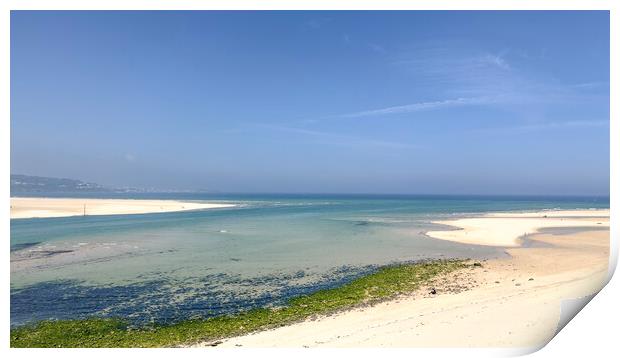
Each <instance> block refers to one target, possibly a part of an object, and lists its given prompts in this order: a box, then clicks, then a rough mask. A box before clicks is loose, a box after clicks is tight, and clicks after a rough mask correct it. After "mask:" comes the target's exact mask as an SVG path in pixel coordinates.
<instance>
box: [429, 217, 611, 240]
mask: <svg viewBox="0 0 620 358" xmlns="http://www.w3.org/2000/svg"><path fill="white" fill-rule="evenodd" d="M598 219H600V220H598ZM435 224H442V225H449V226H454V227H455V230H443V231H429V232H427V235H428V236H430V237H432V238H435V239H441V240H449V241H455V242H460V243H463V244H474V245H488V246H504V247H517V246H519V245H520V240H519V239H520V237H522V236H524V235H530V234H535V233H537V232H538V230H539V229H544V228H569V227H585V226H600V227H607V228H609V210H567V211H557V210H556V211H540V212H533V213H491V214H487V215H484V216H481V217H474V218H462V219H456V220H446V221H437V222H435Z"/></svg>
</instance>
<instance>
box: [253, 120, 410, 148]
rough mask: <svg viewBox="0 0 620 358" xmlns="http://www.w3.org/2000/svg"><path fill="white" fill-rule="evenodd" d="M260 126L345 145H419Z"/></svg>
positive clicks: (386, 146) (292, 128)
mask: <svg viewBox="0 0 620 358" xmlns="http://www.w3.org/2000/svg"><path fill="white" fill-rule="evenodd" d="M260 127H262V128H266V129H271V130H276V131H280V132H288V133H293V134H300V135H304V136H310V137H314V138H318V139H321V140H327V141H328V142H329V143H330V144H335V145H344V146H374V147H384V148H393V149H415V148H419V146H417V145H415V144H411V143H402V142H394V141H386V140H380V139H372V138H362V137H355V136H350V135H343V134H338V133H331V132H323V131H317V130H311V129H305V128H298V127H287V126H280V125H271V124H261V125H260Z"/></svg>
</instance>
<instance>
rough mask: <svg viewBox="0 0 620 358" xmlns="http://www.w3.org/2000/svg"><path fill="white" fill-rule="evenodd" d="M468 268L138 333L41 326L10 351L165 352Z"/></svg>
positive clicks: (418, 270) (108, 327)
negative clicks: (156, 349) (111, 349)
mask: <svg viewBox="0 0 620 358" xmlns="http://www.w3.org/2000/svg"><path fill="white" fill-rule="evenodd" d="M467 266H471V265H467V264H466V263H465V262H464V261H461V260H441V261H429V262H424V263H416V264H402V265H397V266H387V267H383V268H380V269H379V270H377V271H376V272H374V273H371V274H369V275H366V276H363V277H360V278H358V279H355V280H353V281H351V282H349V283H347V284H345V285H343V286H341V287H337V288H333V289H327V290H322V291H317V292H315V293H312V294H310V295H307V296H301V297H297V298H294V299H291V300H289V301H288V303H287V304H286V305H285V306H283V307H278V308H258V309H253V310H249V311H246V312H242V313H239V314H235V315H227V316H220V317H214V318H209V319H197V320H187V321H183V322H180V323H176V324H172V325H153V326H149V327H142V328H139V329H136V328H132V327H130V326H129V325H128V323H127V322H125V321H123V320H121V319H116V318H88V319H82V320H60V321H51V320H50V321H42V322H39V323H37V324H34V325H27V326H23V327H19V328H14V329H12V330H11V347H166V346H178V345H184V344H191V343H195V342H199V341H215V340H218V339H222V338H225V337H231V336H238V335H243V334H247V333H250V332H255V331H259V330H264V329H269V328H275V327H279V326H284V325H287V324H291V323H293V322H297V321H301V320H304V319H307V318H310V317H313V316H317V315H325V314H329V313H333V312H337V311H341V310H345V309H350V308H352V307H356V306H360V305H364V304H374V303H377V302H380V301H383V300H386V299H390V298H394V297H397V296H399V295H402V294H406V293H410V292H413V291H415V290H416V289H417V288H418V287H419V286H420V285H421V284H423V283H424V282H427V281H428V280H430V279H431V278H433V277H435V276H437V275H440V274H444V273H448V272H451V271H454V270H457V269H460V268H464V267H467Z"/></svg>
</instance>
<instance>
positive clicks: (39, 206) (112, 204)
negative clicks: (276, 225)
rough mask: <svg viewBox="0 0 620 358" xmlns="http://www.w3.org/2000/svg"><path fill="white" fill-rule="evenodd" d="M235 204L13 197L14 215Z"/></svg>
mask: <svg viewBox="0 0 620 358" xmlns="http://www.w3.org/2000/svg"><path fill="white" fill-rule="evenodd" d="M232 206H235V205H234V204H219V203H217V204H216V203H200V202H184V201H177V200H133V199H88V198H84V199H77V198H11V219H26V218H51V217H65V216H82V215H121V214H147V213H164V212H171V211H184V210H202V209H215V208H227V207H232Z"/></svg>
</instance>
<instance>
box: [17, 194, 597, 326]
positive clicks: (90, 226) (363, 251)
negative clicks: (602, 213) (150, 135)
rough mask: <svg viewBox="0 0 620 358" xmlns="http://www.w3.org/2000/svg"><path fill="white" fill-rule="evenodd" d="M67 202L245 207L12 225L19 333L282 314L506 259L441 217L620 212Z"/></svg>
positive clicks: (453, 201)
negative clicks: (326, 294)
mask: <svg viewBox="0 0 620 358" xmlns="http://www.w3.org/2000/svg"><path fill="white" fill-rule="evenodd" d="M20 196H24V195H20ZM30 196H46V197H52V196H59V194H54V193H47V194H46V193H36V194H33V195H30ZM61 196H65V197H93V198H95V197H96V198H131V199H177V200H190V201H198V202H210V203H229V204H235V205H236V206H234V207H229V208H220V209H207V210H196V211H185V212H172V213H157V214H139V215H108V216H77V217H66V218H41V219H13V220H11V225H10V231H11V238H10V242H11V246H10V250H11V278H10V282H11V283H10V285H11V289H10V291H11V298H10V311H11V313H10V314H11V327H17V326H22V325H25V324H31V323H35V322H38V321H41V320H61V319H82V318H89V317H118V318H122V319H125V320H127V321H128V322H130V324H131V325H134V326H143V325H151V324H172V323H175V322H179V321H182V320H187V319H200V318H209V317H214V316H219V315H224V314H233V313H237V312H240V311H244V310H248V309H252V308H256V307H274V306H278V305H282V304H285V303H286V301H287V300H289V299H290V298H293V297H297V296H300V295H306V294H310V293H312V292H315V291H317V290H321V289H327V288H333V287H337V286H340V285H343V284H346V283H347V282H349V281H351V280H353V279H355V278H357V277H360V276H361V275H365V274H368V273H371V272H373V271H375V270H377V269H378V268H380V267H382V266H386V265H394V264H400V263H410V262H418V261H423V260H429V259H450V258H470V259H481V260H482V259H485V258H494V257H501V256H503V255H506V253H505V251H504V249H502V248H499V247H488V246H476V245H464V244H458V243H452V242H448V241H443V240H436V239H433V238H430V237H428V236H426V235H425V233H426V232H427V231H430V230H437V229H447V228H449V227H446V226H443V225H438V224H434V223H433V222H434V221H437V220H444V219H453V218H458V217H463V216H472V215H473V216H475V215H482V214H484V213H487V212H501V211H529V210H541V209H577V208H580V209H587V208H609V198H608V197H511V196H441V195H426V196H420V195H301V194H296V195H283V194H270V195H267V194H264V195H257V194H252V195H249V194H244V195H241V194H205V193H162V194H155V193H133V194H111V193H108V194H84V193H79V194H71V195H67V194H63V195H61Z"/></svg>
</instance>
